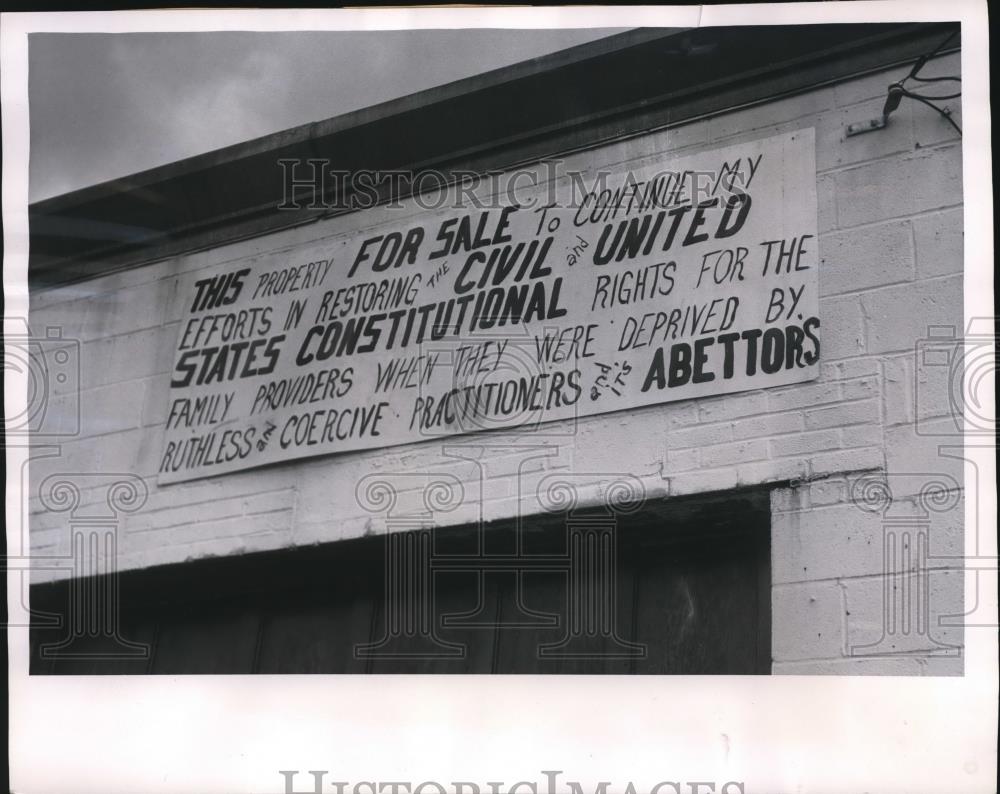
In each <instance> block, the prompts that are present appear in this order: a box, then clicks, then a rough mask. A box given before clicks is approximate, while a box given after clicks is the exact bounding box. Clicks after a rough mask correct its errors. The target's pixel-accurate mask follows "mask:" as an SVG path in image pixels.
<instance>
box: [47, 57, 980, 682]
mask: <svg viewBox="0 0 1000 794" xmlns="http://www.w3.org/2000/svg"><path fill="white" fill-rule="evenodd" d="M932 65H933V67H934V68H935V70H937V71H939V72H940V73H955V74H957V73H958V72H959V61H958V56H957V55H952V56H948V57H947V58H943V59H939V60H938V61H937V62H935V63H934V64H932ZM903 71H904V70H901V69H896V70H892V71H890V72H885V73H881V74H876V75H868V76H865V77H863V78H859V79H856V80H853V81H848V82H844V83H840V84H838V85H835V86H830V87H827V88H825V89H822V90H818V91H814V92H811V93H808V94H805V95H801V96H796V97H790V98H786V99H783V100H780V101H777V102H773V103H770V104H768V105H766V106H761V107H754V108H749V109H745V110H740V111H737V112H732V113H726V114H722V115H719V116H718V117H715V118H711V119H707V120H704V121H700V122H697V123H694V124H690V125H687V126H685V127H682V128H679V129H675V130H667V131H664V132H660V133H656V134H652V135H649V136H646V137H644V138H639V139H632V140H628V141H623V142H620V143H617V144H614V145H611V146H609V147H607V148H606V149H605V150H604V151H603V152H602V154H601V157H602V160H603V161H604V162H606V163H609V164H610V163H630V162H635V161H642V160H644V159H645V160H648V159H651V158H655V157H657V156H659V153H661V152H663V151H669V152H675V151H676V152H681V151H685V152H687V151H695V150H698V149H709V148H717V147H720V146H723V145H726V144H729V143H734V142H737V141H741V140H751V139H756V138H763V137H767V136H771V135H775V134H778V133H781V132H786V131H790V130H794V129H798V128H803V127H815V129H816V141H817V152H816V156H817V195H818V202H819V226H818V228H819V232H820V239H819V252H820V258H821V262H822V267H821V272H820V294H821V300H820V315H821V318H822V323H823V335H822V339H823V351H822V357H823V364H822V367H821V377H820V380H819V381H817V382H813V383H806V384H802V385H797V386H791V387H785V388H779V389H772V390H767V391H757V392H748V393H743V394H733V395H725V396H721V397H716V398H710V399H705V400H701V401H699V402H697V403H674V404H667V405H662V406H654V407H649V408H644V409H641V410H637V411H634V412H630V413H628V414H613V415H608V416H602V417H601V416H599V417H591V418H587V419H583V420H579V421H578V422H560V423H556V424H553V425H547V426H545V427H544V428H543V431H544V432H543V433H542V434H530V433H526V434H503V435H499V434H490V435H488V436H486V437H480V438H463V439H445V440H443V441H442V440H436V441H428V442H425V443H421V444H414V445H409V446H406V447H398V448H392V449H386V450H373V451H364V452H357V453H347V454H343V455H339V456H332V457H324V458H319V459H311V460H304V461H298V462H294V463H290V464H284V465H279V466H270V467H267V468H264V469H259V470H253V471H244V472H238V473H235V474H231V475H227V476H225V477H222V478H217V479H208V480H200V481H195V482H190V483H183V484H178V485H172V486H167V487H164V488H158V487H157V486H156V482H155V476H154V474H155V470H156V463H157V457H158V455H159V452H160V438H161V433H162V426H163V423H164V420H165V411H166V399H167V396H166V395H167V382H168V377H169V376H168V372H169V369H170V366H171V362H172V355H173V347H174V344H175V338H176V334H177V331H178V322H177V317H178V315H177V314H176V307H177V305H178V303H179V302H178V300H177V297H178V291H179V290H180V289H181V288H182V285H183V284H184V283H186V277H187V274H190V273H191V272H192V271H194V270H197V269H200V268H206V267H211V266H215V265H217V264H219V263H221V262H224V261H228V260H232V259H236V258H247V257H249V258H256V257H260V256H265V255H268V252H269V251H272V250H273V249H274V248H275V247H277V246H280V247H282V248H287V249H291V248H294V247H296V246H311V245H317V244H321V240H320V243H317V242H316V241H317V240H318V239H320V238H319V235H322V234H329V233H330V227H321V226H317V225H310V226H306V227H302V228H299V229H294V230H290V231H287V232H282V233H280V234H278V235H275V236H273V237H272V238H270V239H268V238H261V239H256V240H248V241H243V242H239V243H236V244H232V245H229V246H226V247H224V248H221V249H218V250H216V251H213V252H207V253H193V254H188V255H185V256H181V257H177V258H176V259H173V260H171V261H168V262H163V263H160V264H156V265H152V266H146V267H141V268H136V269H132V270H127V271H122V272H118V273H114V274H111V275H107V276H103V277H101V278H98V279H94V280H92V281H88V282H86V283H83V284H78V285H74V286H70V287H65V288H58V289H52V290H47V291H42V292H39V293H38V294H36V295H34V296H33V298H32V316H31V324H32V328H33V329H38V328H44V327H45V326H46V325H56V326H61V327H62V329H63V332H64V335H65V336H67V337H70V338H73V339H78V340H80V342H81V353H80V355H81V389H82V391H81V393H80V397H79V404H80V408H81V410H82V422H83V428H84V431H85V432H84V433H83V434H82V435H81V436H80V437H78V438H74V439H72V440H69V441H66V442H65V443H63V444H62V446H61V450H60V452H61V454H60V455H59V456H57V457H50V458H39V459H38V460H37V461H35V462H34V463H33V465H32V470H31V476H32V480H33V483H32V484H33V487H35V488H36V491H33V492H32V494H33V495H32V498H31V500H30V506H31V537H32V546H33V550H34V552H35V553H36V554H38V555H41V556H57V557H58V556H59V555H63V556H65V555H66V554H67V553H68V533H67V529H66V527H67V523H68V519H67V516H66V514H64V513H53V512H50V511H47V510H46V509H45V508H44V507H43V506H42V504H41V503H40V502H39V500H38V497H37V487H38V486H39V485H40V484H41V482H42V481H43V479H44V478H45V477H47V476H48V475H50V474H54V473H61V474H66V475H68V476H70V477H72V476H73V475H76V474H81V473H93V472H105V473H110V474H114V473H122V474H131V473H134V474H138V475H139V476H141V477H143V478H145V480H146V482H147V484H148V487H149V499H148V501H147V503H146V504H145V506H144V507H143V508H142V509H141V510H139V511H138V512H136V513H135V514H130V515H123V516H122V518H121V524H120V532H119V553H120V560H119V564H120V566H121V567H123V568H135V567H143V566H149V565H154V564H162V563H170V562H178V561H183V560H187V559H193V558H197V557H200V556H209V555H226V554H237V553H243V552H249V551H255V550H262V549H273V548H278V547H283V546H288V545H297V544H313V543H318V542H326V541H332V540H338V539H342V538H349V537H356V536H359V535H362V534H367V533H371V532H378V531H382V530H383V529H384V523H380V522H379V521H378V520H377V519H376V518H375V517H374V516H373V514H372V513H370V512H367V511H366V510H364V509H363V508H362V507H361V506H360V505H359V503H358V498H357V494H356V489H357V486H358V483H359V482H360V481H361V480H362V478H364V477H365V476H366V475H370V474H373V473H381V474H383V475H385V476H386V477H387V478H388V479H390V480H391V481H393V482H395V483H396V484H397V485H398V487H399V488H400V490H401V494H400V497H399V499H400V504H401V505H402V504H403V503H405V504H406V505H407V506H408V507H410V506H413V505H417V504H419V502H418V501H417V500H418V499H419V498H420V494H421V490H420V489H421V488H423V487H424V485H426V483H427V482H429V481H430V480H432V479H433V478H434V477H445V478H454V481H456V482H460V483H462V486H463V488H464V499H463V500H462V501H461V504H459V505H458V506H457V507H455V509H452V510H450V511H446V512H445V511H439V512H438V513H437V514H436V515H435V520H437V521H438V522H439V523H463V522H469V521H477V520H481V519H487V520H490V519H495V518H510V517H511V516H514V515H516V514H517V513H521V514H528V513H532V512H536V511H537V510H538V509H539V507H540V505H539V500H538V496H537V493H536V491H537V488H538V485H539V483H541V482H544V480H545V478H546V477H549V476H551V475H552V474H555V473H563V474H567V475H573V476H574V478H575V481H576V482H577V483H578V485H579V486H580V492H581V498H583V499H584V500H589V501H598V500H600V499H602V498H603V496H604V491H605V489H606V487H607V483H608V482H609V481H610V480H612V479H614V478H615V477H616V476H619V475H621V476H625V475H631V476H634V477H636V478H638V479H639V480H640V481H641V482H642V484H643V487H644V488H645V491H646V495H647V497H649V498H657V497H662V496H676V495H682V494H692V493H700V492H708V491H716V490H724V489H729V488H733V487H736V486H748V485H759V484H762V483H767V482H786V483H787V482H788V481H795V484H793V485H792V486H786V487H783V488H781V489H779V490H777V491H775V492H774V495H773V508H774V516H773V528H772V560H773V562H772V565H773V580H774V587H773V638H774V639H773V654H774V671H775V672H779V673H797V674H806V673H809V674H812V673H834V674H843V673H897V674H937V673H955V672H960V671H961V657H960V656H949V655H947V654H946V653H945V655H942V653H944V651H943V650H942V646H941V645H939V644H936V641H937V640H942V639H943V640H944V641H946V642H952V643H954V644H956V645H960V644H961V632H960V631H959V630H957V629H955V628H949V629H947V630H945V629H941V628H939V627H938V628H935V629H934V632H932V633H933V637H931V638H928V637H925V636H916V635H913V636H908V637H906V638H905V641H901V642H902V644H901V652H902V653H903V655H899V656H893V655H882V656H872V655H864V654H858V653H856V652H855V651H854V650H852V649H853V648H854V647H855V646H861V645H864V644H865V643H868V642H870V641H871V640H872V637H873V636H874V635H875V634H877V633H878V630H879V628H880V627H881V625H882V615H883V604H882V586H883V584H884V582H885V581H886V580H885V577H884V576H883V574H882V571H883V560H882V553H881V543H882V532H883V518H882V516H878V515H873V514H871V513H866V512H864V511H863V510H861V509H860V508H859V507H857V506H856V505H855V504H854V503H853V502H852V500H851V482H852V481H853V480H852V478H857V477H858V476H860V475H861V473H864V472H868V471H875V472H880V473H881V474H882V475H883V476H885V477H887V478H888V479H889V481H890V483H891V485H892V486H893V488H894V492H895V491H896V490H897V486H898V487H899V488H901V489H902V490H899V491H898V493H896V496H897V497H898V499H899V500H901V501H900V504H902V505H903V508H902V509H904V510H905V509H906V505H907V504H909V502H908V501H907V500H912V498H913V497H914V495H915V494H916V493H918V492H919V485H920V482H921V480H920V477H921V476H924V477H925V478H926V477H930V476H931V475H933V474H934V473H937V472H941V473H944V474H948V475H950V476H951V477H953V478H955V482H957V483H958V484H959V485H958V487H959V488H961V483H962V472H961V470H960V467H959V466H958V464H957V463H956V462H955V461H947V460H944V459H942V458H941V457H940V456H939V455H938V452H937V444H938V443H939V441H940V440H941V439H938V438H933V437H929V436H926V435H921V434H918V433H917V431H916V426H915V421H916V419H917V417H918V413H919V415H920V418H921V419H922V420H925V421H926V420H928V419H930V420H933V419H935V418H937V417H939V418H942V419H943V421H942V422H941V424H940V427H941V428H947V425H948V421H949V420H947V418H946V417H947V416H948V414H949V412H950V410H951V405H950V402H949V398H948V383H947V380H946V379H945V378H944V377H942V375H941V372H940V368H938V369H935V368H933V367H927V366H924V365H923V364H921V363H920V362H919V361H918V360H917V359H916V358H915V346H916V344H917V342H918V340H919V339H921V338H923V337H924V336H925V334H926V332H927V327H928V326H929V325H932V324H935V325H947V326H953V327H954V328H955V329H956V331H957V332H958V333H961V329H962V327H963V316H962V275H961V274H962V209H961V204H962V180H961V152H962V150H961V145H960V141H959V139H958V137H957V135H956V134H955V133H954V131H953V130H952V129H951V127H950V126H949V125H948V124H947V123H946V122H945V121H944V120H943V119H941V118H940V117H938V116H937V115H936V114H935V113H934V111H932V110H930V109H929V108H926V107H924V106H921V105H917V104H915V103H908V102H906V101H904V103H903V104H902V105H901V107H900V109H899V110H898V111H897V112H896V113H895V114H893V116H892V119H891V121H890V124H889V126H888V127H887V128H886V129H885V130H882V131H879V132H874V133H870V134H865V135H860V136H856V137H852V138H846V137H845V135H844V128H845V126H846V125H847V124H848V123H851V122H854V121H861V120H865V119H867V118H870V117H873V116H877V115H878V114H879V112H880V110H881V105H882V101H883V97H884V92H885V88H886V86H887V85H888V83H889V82H891V81H892V80H894V79H898V78H899V77H900V76H901V75H902V74H903ZM587 156H588V155H586V154H577V155H573V156H572V157H570V158H569V160H570V162H568V163H567V167H574V166H579V165H581V164H582V163H584V162H585V158H586V157H587ZM371 216H372V217H371V221H372V223H375V222H377V221H378V220H379V211H378V210H375V211H372V213H371ZM338 229H339V227H336V226H334V231H337V230H338ZM916 389H919V390H920V392H919V395H918V394H917V392H916V391H915V390H916ZM918 396H919V399H918ZM69 404H70V402H67V400H66V398H63V399H62V401H59V400H54V401H53V403H52V410H53V411H57V412H58V411H63V410H66V409H67V407H68V406H69ZM415 473H417V474H420V475H433V476H425V477H422V478H420V477H418V478H417V479H416V480H414V479H413V477H412V475H413V474H415ZM897 474H906V475H909V476H908V477H906V478H903V479H902V480H899V481H898V482H897V481H896V480H894V479H893V478H894V477H895V476H896V475H897ZM899 483H902V485H899ZM104 488H106V484H105V485H99V484H96V485H95V484H93V483H89V484H88V483H84V484H83V505H84V506H82V507H81V508H80V510H81V512H86V511H87V510H94V509H99V508H100V505H101V500H102V499H104V496H103V493H104V491H103V490H102V489H104ZM910 509H911V512H912V510H914V509H915V508H912V506H911V508H910ZM932 518H933V520H932V521H931V525H930V534H931V550H932V553H933V555H934V559H933V560H932V562H931V567H932V568H933V575H932V576H931V577H930V587H931V591H932V595H933V599H932V604H931V611H932V613H933V615H932V617H933V618H935V619H936V617H937V616H938V615H943V614H958V613H960V612H961V611H962V604H961V597H962V587H961V575H960V571H959V568H960V566H961V560H960V555H961V549H962V528H961V511H960V508H959V509H958V512H954V513H950V514H948V515H944V514H941V515H938V514H935V515H934V516H933V517H932ZM58 564H59V563H58V562H57V563H56V567H57V568H58ZM67 574H68V569H66V568H65V567H64V568H63V570H61V571H60V570H52V571H47V572H41V573H40V574H39V575H38V578H39V579H44V578H51V577H56V576H64V575H67ZM911 634H912V632H911Z"/></svg>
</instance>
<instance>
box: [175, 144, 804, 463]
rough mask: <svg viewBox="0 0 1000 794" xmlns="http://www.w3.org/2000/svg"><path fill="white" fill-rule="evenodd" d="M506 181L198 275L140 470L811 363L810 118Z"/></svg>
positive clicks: (622, 405) (769, 377) (532, 414)
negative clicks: (475, 202)
mask: <svg viewBox="0 0 1000 794" xmlns="http://www.w3.org/2000/svg"><path fill="white" fill-rule="evenodd" d="M517 196H518V198H517V200H516V201H504V200H498V201H496V202H495V203H494V204H493V205H487V206H485V207H475V206H470V207H468V208H463V209H456V208H454V207H450V208H447V209H437V210H427V211H426V212H420V213H414V212H412V209H413V207H414V206H415V205H413V204H412V201H413V200H412V199H411V200H410V202H411V205H410V210H411V211H410V212H407V213H405V217H402V215H403V214H404V213H401V217H400V220H399V221H397V222H392V221H390V222H388V223H382V224H380V225H378V226H374V227H370V228H367V229H365V230H363V231H353V232H350V233H347V234H343V235H341V236H338V237H331V238H330V239H329V240H328V241H326V242H325V243H324V245H325V246H326V247H325V248H324V249H323V250H324V251H325V253H324V254H323V256H322V257H320V258H317V257H316V255H315V251H316V248H315V247H313V248H310V249H309V250H308V251H304V252H303V253H302V255H301V256H298V257H297V256H296V255H295V253H294V252H292V253H291V254H288V255H287V256H286V257H285V258H284V261H281V260H276V259H275V258H274V257H271V258H269V259H268V260H267V261H266V262H261V261H258V260H254V261H252V262H251V261H248V262H246V263H242V264H241V263H238V262H237V263H231V264H230V265H228V266H226V267H225V268H224V269H221V270H218V271H216V272H212V273H211V274H205V273H204V272H199V273H198V274H197V275H196V276H194V277H193V279H192V281H193V283H192V284H191V285H190V290H189V292H188V293H187V303H186V305H185V314H184V316H183V318H182V322H181V328H180V331H179V334H178V340H177V352H176V357H175V360H174V367H173V370H172V377H171V385H170V391H169V398H168V400H167V415H166V429H165V436H164V443H163V450H162V455H161V458H160V465H159V479H160V481H161V482H179V481H183V480H190V479H195V478H199V477H207V476H211V475H216V474H222V473H224V472H230V471H236V470H239V469H246V468H250V467H253V466H260V465H263V464H266V463H274V462H277V461H283V460H291V459H295V458H301V457H305V456H311V455H320V454H327V453H333V452H341V451H346V450H357V449H368V448H373V447H386V446H392V445H397V444H408V443H413V442H417V441H421V440H426V439H430V438H440V437H442V436H449V435H455V434H461V433H469V432H476V431H481V430H492V429H499V428H515V427H528V426H535V425H538V424H539V423H543V422H551V421H555V420H561V419H567V418H573V417H582V416H589V415H594V414H602V413H607V412H610V411H620V410H625V409H629V408H635V407H637V406H643V405H651V404H656V403H663V402H669V401H674V400H689V399H694V398H698V397H703V396H707V395H714V394H723V393H727V392H736V391H742V390H747V389H759V388H765V387H769V386H779V385H786V384H789V383H796V382H800V381H805V380H810V379H812V378H815V377H816V376H817V373H818V366H819V365H818V361H819V355H820V333H819V330H820V322H819V317H818V304H819V295H818V274H817V268H818V262H819V260H818V257H817V240H816V168H815V153H814V141H813V131H812V130H811V129H809V130H801V131H798V132H794V133H789V134H786V135H781V136H776V137H773V138H768V139H766V140H760V141H753V142H749V143H744V144H738V145H734V146H730V147H728V148H725V149H716V150H712V151H707V152H703V153H700V154H696V155H692V156H686V157H683V158H671V157H669V156H665V157H664V158H663V159H662V160H661V161H657V162H653V163H652V164H644V165H643V166H642V167H641V168H637V169H632V170H629V169H625V168H622V169H619V170H617V171H610V172H608V173H605V174H603V175H602V174H600V173H593V174H589V175H587V176H586V177H584V176H582V175H575V176H568V177H566V178H564V179H561V180H559V181H558V183H557V184H556V185H555V186H554V187H553V186H552V185H543V186H540V187H538V188H537V193H536V194H534V195H532V194H529V195H528V196H527V199H525V191H524V190H523V189H521V190H519V191H518V193H517ZM362 212H363V211H362ZM337 222H338V220H336V219H334V220H333V221H329V223H337Z"/></svg>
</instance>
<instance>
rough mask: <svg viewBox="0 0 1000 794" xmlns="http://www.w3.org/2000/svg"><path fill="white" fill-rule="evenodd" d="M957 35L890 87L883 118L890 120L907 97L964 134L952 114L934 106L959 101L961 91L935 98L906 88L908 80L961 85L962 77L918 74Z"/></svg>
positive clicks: (951, 36) (956, 32)
mask: <svg viewBox="0 0 1000 794" xmlns="http://www.w3.org/2000/svg"><path fill="white" fill-rule="evenodd" d="M957 34H958V31H957V30H956V31H952V32H951V33H949V34H948V36H947V37H946V38H945V39H944V41H942V42H941V43H940V44H938V45H937V47H935V48H934V49H933V50H931V52H929V53H928V54H926V55H921V56H920V57H919V58H917V60H916V62H915V63H914V64H913V67H912V68H911V69H910V73H909V74H908V75H906V77H904V78H903V79H902V80H900V81H899V82H898V83H893V84H892V85H890V86H889V95H888V97H886V101H885V107H884V108H883V110H882V117H883V118H885V119H888V117H889V114H890V113H892V111H894V110H895V109H896V108H897V107H899V100H900V99H901V98H902V97H907V98H908V99H914V100H916V101H917V102H921V103H923V104H924V105H927V107H929V108H931V109H933V110H936V111H937V112H938V113H939V114H941V116H942V117H943V118H944V119H945V121H947V122H948V123H949V124H951V126H952V127H954V128H955V129H956V130H957V131H958V134H959V135H961V134H962V128H961V127H959V126H958V124H957V123H955V120H954V119H953V118H952V117H951V112H950V111H949V110H946V109H945V108H941V107H938V106H937V105H935V104H934V103H935V102H940V101H943V100H946V99H958V98H959V97H960V96H962V92H961V91H959V92H957V93H954V94H939V95H935V96H928V95H926V94H918V93H917V92H915V91H911V90H910V89H908V88H906V86H905V83H906V81H907V80H915V81H917V82H919V83H944V82H956V83H961V82H962V78H961V77H921V76H920V75H919V74H918V73H919V72H920V70H921V69H923V68H924V65H925V64H926V63H927V61H929V60H930V59H931V58H933V57H934V56H935V55H937V54H938V53H939V52H940V51H941V50H942V49H944V48H945V47H946V46H947V45H948V42H950V41H951V40H952V39H953V38H955V36H956V35H957ZM929 87H930V86H928V88H929Z"/></svg>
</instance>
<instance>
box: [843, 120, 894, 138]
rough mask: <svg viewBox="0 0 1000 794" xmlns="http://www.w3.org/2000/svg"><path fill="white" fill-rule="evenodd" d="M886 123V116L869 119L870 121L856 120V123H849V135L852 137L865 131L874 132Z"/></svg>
mask: <svg viewBox="0 0 1000 794" xmlns="http://www.w3.org/2000/svg"><path fill="white" fill-rule="evenodd" d="M885 125H886V117H885V116H881V117H879V118H877V119H868V121H856V122H854V124H848V125H847V137H848V138H850V137H851V136H852V135H861V134H862V133H865V132H874V131H875V130H880V129H882V128H883V127H885Z"/></svg>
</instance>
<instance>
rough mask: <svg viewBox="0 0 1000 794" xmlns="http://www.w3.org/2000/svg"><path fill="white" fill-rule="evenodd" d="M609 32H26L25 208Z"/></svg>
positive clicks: (607, 30) (542, 53)
mask: <svg viewBox="0 0 1000 794" xmlns="http://www.w3.org/2000/svg"><path fill="white" fill-rule="evenodd" d="M616 32H618V30H609V29H579V30H573V29H560V30H496V29H494V30H462V31H448V30H408V31H364V32H340V31H333V32H329V31H327V32H301V33H299V32H296V33H252V32H215V33H118V34H109V33H36V34H33V35H32V36H31V37H30V40H29V41H30V43H29V50H28V59H29V65H28V69H29V71H28V87H29V113H30V123H31V156H30V157H31V161H30V189H29V192H30V200H31V201H38V200H40V199H43V198H48V197H51V196H54V195H58V194H61V193H65V192H68V191H71V190H76V189H78V188H81V187H86V186H88V185H92V184H96V183H98V182H104V181H106V180H108V179H114V178H116V177H120V176H124V175H127V174H131V173H135V172H136V171H141V170H143V169H146V168H152V167H154V166H157V165H162V164H164V163H169V162H173V161H174V160H179V159H182V158H185V157H191V156H192V155H196V154H201V153H202V152H207V151H211V150H213V149H218V148H220V147H222V146H228V145H229V144H233V143H238V142H240V141H245V140H249V139H251V138H256V137H259V136H261V135H267V134H268V133H271V132H276V131H278V130H282V129H287V128H289V127H294V126H297V125H300V124H305V123H308V122H311V121H319V120H321V119H326V118H330V117H332V116H337V115H340V114H342V113H347V112H349V111H352V110H357V109H358V108H362V107H367V106H369V105H373V104H376V103H378V102H384V101H386V100H389V99H394V98H396V97H400V96H404V95H406V94H410V93H413V92H414V91H420V90H422V89H425V88H430V87H432V86H436V85H442V84H444V83H448V82H451V81H453V80H458V79H460V78H463V77H467V76H469V75H472V74H477V73H480V72H485V71H488V70H490V69H495V68H497V67H500V66H505V65H509V64H512V63H516V62H518V61H523V60H527V59H529V58H534V57H537V56H539V55H544V54H547V53H550V52H555V51H557V50H561V49H565V48H567V47H572V46H575V45H577V44H581V43H583V42H586V41H591V40H594V39H598V38H603V37H605V36H608V35H612V34H614V33H616Z"/></svg>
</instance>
